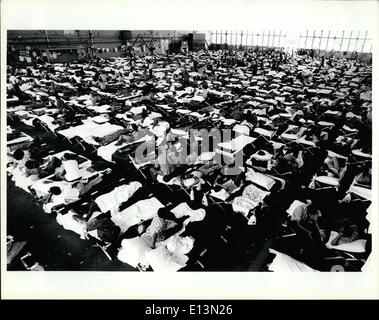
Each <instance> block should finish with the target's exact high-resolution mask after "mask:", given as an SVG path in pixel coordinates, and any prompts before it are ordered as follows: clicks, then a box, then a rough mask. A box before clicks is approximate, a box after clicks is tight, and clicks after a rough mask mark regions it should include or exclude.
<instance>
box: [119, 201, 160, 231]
mask: <svg viewBox="0 0 379 320" xmlns="http://www.w3.org/2000/svg"><path fill="white" fill-rule="evenodd" d="M163 207H164V205H163V204H162V203H160V202H159V200H158V199H157V198H155V197H153V198H149V199H144V200H140V201H138V202H137V203H135V204H133V205H131V206H130V207H128V208H126V209H125V210H123V211H121V212H119V213H117V214H115V215H114V216H113V217H112V221H113V222H114V223H115V224H116V225H118V226H119V227H120V229H121V233H124V232H125V231H127V230H128V229H129V228H130V227H131V226H134V225H136V224H139V223H141V222H143V221H146V220H150V219H153V218H154V217H155V216H156V215H157V212H158V209H160V208H163Z"/></svg>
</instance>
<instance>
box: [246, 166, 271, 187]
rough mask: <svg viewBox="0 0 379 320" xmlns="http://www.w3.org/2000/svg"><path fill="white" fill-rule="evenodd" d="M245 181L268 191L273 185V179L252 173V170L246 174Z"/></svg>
mask: <svg viewBox="0 0 379 320" xmlns="http://www.w3.org/2000/svg"><path fill="white" fill-rule="evenodd" d="M246 180H247V181H251V182H254V183H255V184H257V185H259V186H260V187H262V188H264V189H266V190H270V189H271V188H272V187H273V186H274V184H275V180H274V179H272V178H270V177H268V176H266V175H264V174H262V173H259V172H254V171H252V170H250V171H249V172H247V173H246Z"/></svg>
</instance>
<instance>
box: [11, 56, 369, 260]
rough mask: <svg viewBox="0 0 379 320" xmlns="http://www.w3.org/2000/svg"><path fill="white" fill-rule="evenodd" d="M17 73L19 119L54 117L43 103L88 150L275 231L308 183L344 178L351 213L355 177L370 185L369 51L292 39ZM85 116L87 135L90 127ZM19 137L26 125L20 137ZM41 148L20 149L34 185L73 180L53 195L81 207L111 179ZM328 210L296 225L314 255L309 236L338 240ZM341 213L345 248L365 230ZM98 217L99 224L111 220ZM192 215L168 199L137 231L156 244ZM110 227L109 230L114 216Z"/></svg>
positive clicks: (14, 95) (306, 207) (301, 212)
mask: <svg viewBox="0 0 379 320" xmlns="http://www.w3.org/2000/svg"><path fill="white" fill-rule="evenodd" d="M147 65H150V66H152V67H150V68H147V67H146V66H147ZM121 67H122V68H121ZM25 70H26V71H25ZM37 70H38V72H37ZM8 71H9V73H8V80H9V82H8V83H9V85H8V91H7V93H8V104H9V109H11V110H10V111H9V115H10V116H12V118H11V121H13V122H15V123H16V124H17V125H19V126H21V123H23V124H22V125H25V124H28V123H29V122H27V120H28V117H29V118H30V117H31V118H32V119H38V121H41V122H43V121H46V119H45V118H43V117H41V115H43V113H44V111H35V110H39V109H40V108H45V109H46V110H49V109H50V110H51V112H52V117H54V118H55V119H53V122H52V124H54V125H56V126H57V128H55V127H54V130H52V131H53V132H54V133H55V134H58V136H59V135H62V136H65V137H66V138H67V140H71V138H72V137H79V138H78V140H76V141H79V142H80V143H82V142H83V140H84V144H83V145H84V152H86V153H87V151H88V150H86V144H91V143H92V147H93V148H95V149H96V150H97V155H98V156H101V157H102V158H103V159H104V160H106V161H108V162H109V166H113V165H114V163H116V165H120V168H121V169H123V168H124V166H125V163H127V166H132V167H134V169H137V170H138V172H140V173H142V174H143V176H144V177H145V178H146V179H147V180H148V181H149V182H148V183H149V184H154V185H155V184H162V185H165V186H167V191H168V192H170V193H171V192H174V193H175V192H177V189H175V185H176V186H177V188H179V192H184V193H185V194H187V195H188V197H189V201H192V202H194V203H196V204H197V206H199V207H202V208H206V207H207V206H208V204H209V203H213V204H217V205H218V206H219V208H220V210H226V211H227V212H231V213H232V214H242V215H243V216H244V217H245V218H247V223H248V225H253V226H263V227H264V228H270V227H269V225H270V219H269V218H268V217H271V215H270V214H272V212H274V211H277V210H279V209H278V208H277V207H278V203H282V204H283V206H287V205H289V204H290V203H291V200H292V201H294V200H296V199H298V197H296V192H297V191H298V190H300V191H301V192H303V193H304V192H305V191H304V190H308V188H310V189H312V190H315V189H316V190H317V187H316V184H317V183H326V182H330V183H334V182H333V181H335V183H334V184H333V185H332V186H333V188H335V189H336V195H335V199H334V200H335V201H334V200H333V201H334V202H333V203H338V205H336V207H335V210H338V211H341V212H342V211H343V210H344V207H343V206H344V205H347V203H348V202H349V201H346V196H347V195H350V194H351V193H352V192H353V193H354V190H353V191H351V186H353V185H354V186H355V185H358V186H362V185H364V186H365V188H368V189H370V188H371V98H370V95H369V92H371V82H370V81H371V67H370V66H367V65H365V64H364V63H362V62H359V61H358V60H346V59H337V58H333V57H331V58H328V59H327V63H325V59H320V58H319V57H314V56H312V57H311V56H309V55H308V56H307V55H290V54H288V53H286V52H284V51H283V50H280V49H266V50H258V49H252V50H249V51H216V52H213V51H207V52H198V53H188V54H187V55H176V56H172V55H171V56H170V55H169V56H154V57H149V56H147V57H138V58H137V59H135V58H134V59H129V58H115V59H110V60H102V59H97V60H96V61H89V62H88V64H80V63H78V64H69V63H67V64H66V65H49V64H45V65H38V66H35V67H33V68H32V67H27V68H26V69H22V68H21V69H17V68H16V69H13V68H11V67H9V69H8ZM58 92H59V93H58ZM25 105H27V108H26V109H25V108H24V109H22V110H21V107H23V106H25ZM20 110H21V113H20ZM25 110H26V111H25ZM53 110H56V111H53ZM25 112H26V113H25ZM13 116H18V117H19V118H18V119H14V118H13ZM25 117H26V118H25ZM34 117H35V118H34ZM20 121H21V122H20ZM38 121H37V122H38ZM97 121H100V122H97ZM31 125H32V126H36V122H32V123H31ZM81 126H83V128H84V129H83V130H84V131H86V132H84V133H83V134H82V133H80V134H79V130H77V128H79V127H81ZM48 127H49V126H48ZM49 128H51V126H50V127H49ZM67 128H68V129H67ZM93 128H95V129H93ZM201 129H205V130H207V132H210V131H211V130H213V129H216V130H219V131H218V132H221V133H222V134H221V140H220V141H218V140H217V139H216V138H214V139H213V138H211V140H207V139H208V137H204V136H202V132H201ZM67 130H71V131H70V135H69V134H67V132H68V131H67ZM83 130H82V131H83ZM92 131H93V132H92ZM102 131H103V132H102ZM87 137H90V138H92V139H87ZM14 138H17V133H16V134H15V135H13V136H8V140H11V139H14ZM81 138H82V139H81ZM212 139H213V140H212ZM205 140H207V141H205ZM37 142H38V139H37ZM71 143H72V141H71ZM206 143H209V145H208V147H207V148H205V147H206ZM74 144H75V142H74ZM42 151H43V150H42V149H40V148H39V146H38V145H36V143H34V144H32V145H31V146H30V147H29V148H28V151H22V150H16V151H15V152H14V153H13V154H12V155H11V157H12V159H13V163H14V164H13V166H14V167H13V169H15V168H16V166H17V167H18V169H19V170H22V171H23V172H24V174H25V175H26V176H27V177H32V180H34V181H37V180H41V179H45V181H44V183H46V184H49V183H52V182H56V181H65V182H68V183H69V184H70V188H67V189H62V188H60V187H59V186H55V185H54V186H52V187H50V188H49V190H48V193H47V194H45V196H44V198H43V199H44V200H43V202H45V204H48V203H50V204H51V203H54V204H60V205H62V204H63V206H64V205H66V204H69V203H74V202H76V201H78V200H79V199H80V198H81V197H82V196H83V195H85V194H87V193H88V192H89V191H90V190H91V189H93V188H94V187H95V186H97V185H101V184H102V183H101V182H102V181H103V176H102V174H101V173H100V174H98V175H91V176H90V178H84V179H83V178H82V171H81V170H80V161H79V159H80V156H78V155H77V154H75V153H64V154H63V155H61V156H60V157H50V158H49V160H48V161H47V162H46V158H44V157H43V156H41V154H42V153H43V152H42ZM92 151H93V150H91V152H92ZM88 154H89V153H88ZM86 156H87V154H86ZM86 170H91V167H88V168H87V169H86ZM46 178H47V179H46ZM333 179H334V180H333ZM284 195H285V196H284ZM360 195H362V194H360ZM286 197H288V198H287V199H285V198H286ZM220 200H221V201H220ZM308 200H309V199H308ZM366 200H369V201H370V200H371V199H366ZM54 206H55V205H54ZM58 208H59V206H58ZM282 209H284V210H282V216H281V219H282V220H283V221H281V222H284V221H285V220H286V219H287V217H286V214H285V212H284V216H283V211H285V209H286V208H284V207H283V208H282ZM322 211H323V209H322V208H321V209H320V208H316V207H315V203H314V201H309V203H307V202H306V201H305V202H302V204H301V205H300V206H298V207H297V208H296V209H295V210H294V212H293V213H292V215H291V216H290V218H289V221H288V227H290V228H293V229H294V231H295V233H296V235H297V238H298V243H300V244H301V246H303V248H301V252H303V253H304V252H305V253H307V254H308V255H315V256H316V254H315V252H316V251H317V250H312V248H310V247H307V246H308V243H309V241H308V240H311V241H310V243H311V244H310V245H311V246H315V243H317V242H319V243H321V244H325V243H327V242H328V233H327V232H326V231H325V229H326V228H325V226H327V227H328V228H329V231H330V230H331V229H330V228H332V227H331V225H332V224H333V223H334V222H333V221H334V220H333V219H330V221H329V220H328V221H327V222H325V219H321V221H322V222H321V223H320V222H319V218H320V216H321V213H322ZM267 212H271V213H270V214H268V213H267ZM339 218H340V219H338V221H339V224H337V225H336V226H334V225H333V228H334V230H335V231H337V233H338V235H337V237H335V238H334V239H333V240H332V241H331V242H330V246H332V247H338V245H340V244H343V243H347V242H354V241H355V240H357V239H358V237H359V236H360V235H361V234H362V233H363V229H362V226H361V225H359V223H356V222H355V221H352V220H351V218H350V217H343V216H342V217H339ZM76 219H78V221H79V220H81V218H80V217H77V218H76ZM85 220H86V221H87V222H85V223H86V228H87V230H88V232H90V231H92V230H93V228H94V225H97V224H101V223H105V222H101V223H100V222H99V221H98V220H96V218H95V219H88V218H87V219H85ZM104 221H105V220H104ZM83 223H84V222H83ZM325 223H326V225H325ZM182 224H183V218H180V219H178V218H176V217H174V216H173V215H172V213H170V212H169V211H168V210H163V209H159V210H157V215H156V216H155V217H154V218H153V219H152V220H151V224H150V225H149V226H148V227H146V226H144V225H143V224H142V225H139V224H138V225H137V227H135V226H133V228H131V229H130V230H128V232H129V233H131V232H136V234H140V235H141V234H144V235H145V236H144V237H145V238H146V239H149V240H148V241H147V242H148V243H150V247H151V248H155V242H156V241H157V239H158V240H159V239H161V238H162V235H161V233H162V232H163V231H162V230H166V231H167V230H169V229H170V230H171V232H172V234H175V233H176V232H177V231H178V230H180V229H181V227H182ZM104 226H105V229H106V228H107V227H108V226H110V224H109V219H108V220H107V222H106V223H105V224H104ZM111 229H112V228H111ZM112 230H113V229H112ZM282 231H283V230H280V231H279V233H276V236H278V235H279V236H280V235H281V232H282ZM112 232H113V231H112ZM116 233H117V232H116ZM168 234H169V235H172V234H170V232H169V233H168ZM167 237H169V236H167V235H165V236H164V237H163V238H167ZM111 238H112V236H111ZM163 238H162V239H163ZM278 241H279V242H280V240H278ZM318 257H319V256H318Z"/></svg>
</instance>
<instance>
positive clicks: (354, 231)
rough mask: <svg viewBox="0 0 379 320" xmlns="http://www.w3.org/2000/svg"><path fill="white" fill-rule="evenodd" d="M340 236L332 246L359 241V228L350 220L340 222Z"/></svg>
mask: <svg viewBox="0 0 379 320" xmlns="http://www.w3.org/2000/svg"><path fill="white" fill-rule="evenodd" d="M339 225H340V227H339V230H338V235H337V237H335V238H334V239H333V241H332V242H331V245H332V246H338V245H340V244H344V243H350V242H353V241H355V240H357V239H358V236H359V227H358V226H357V225H356V224H355V223H354V222H353V221H351V220H350V219H348V218H345V219H342V220H341V221H340V222H339Z"/></svg>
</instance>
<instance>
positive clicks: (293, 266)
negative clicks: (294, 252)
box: [268, 248, 318, 272]
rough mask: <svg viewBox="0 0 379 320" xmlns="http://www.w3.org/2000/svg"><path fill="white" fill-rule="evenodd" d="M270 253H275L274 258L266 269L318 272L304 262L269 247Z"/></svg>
mask: <svg viewBox="0 0 379 320" xmlns="http://www.w3.org/2000/svg"><path fill="white" fill-rule="evenodd" d="M269 252H270V253H273V254H275V255H276V256H275V258H274V260H273V261H272V263H271V264H270V265H269V268H268V270H270V271H274V272H318V271H317V270H315V269H312V268H311V267H309V266H307V265H306V264H305V263H303V262H300V261H298V260H296V259H294V258H292V257H290V256H288V255H286V254H284V253H281V252H279V251H276V250H274V249H271V248H270V249H269Z"/></svg>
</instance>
